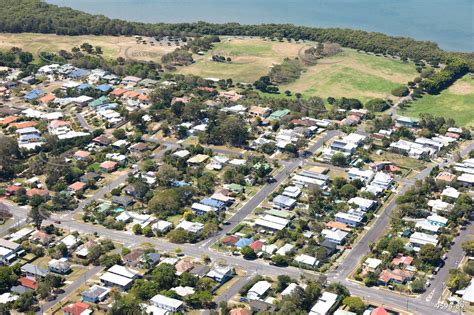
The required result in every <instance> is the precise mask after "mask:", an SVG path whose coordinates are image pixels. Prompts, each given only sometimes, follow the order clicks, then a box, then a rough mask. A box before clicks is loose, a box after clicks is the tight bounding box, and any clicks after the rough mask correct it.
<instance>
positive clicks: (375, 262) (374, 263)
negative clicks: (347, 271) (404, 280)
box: [365, 258, 382, 269]
mask: <svg viewBox="0 0 474 315" xmlns="http://www.w3.org/2000/svg"><path fill="white" fill-rule="evenodd" d="M381 263H382V261H381V260H380V259H377V258H367V259H366V260H365V265H366V266H367V267H369V268H371V269H377V267H378V266H380V264H381Z"/></svg>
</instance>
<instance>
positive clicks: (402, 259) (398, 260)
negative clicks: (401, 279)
mask: <svg viewBox="0 0 474 315" xmlns="http://www.w3.org/2000/svg"><path fill="white" fill-rule="evenodd" d="M412 262H413V257H411V256H404V255H402V254H398V255H397V257H395V258H394V259H393V260H392V264H394V265H397V266H398V265H400V264H403V265H405V266H410V265H411V263H412Z"/></svg>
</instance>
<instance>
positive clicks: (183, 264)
mask: <svg viewBox="0 0 474 315" xmlns="http://www.w3.org/2000/svg"><path fill="white" fill-rule="evenodd" d="M175 268H176V274H177V275H180V274H182V273H183V272H188V271H189V270H191V269H193V268H194V264H193V262H192V261H190V260H188V259H181V260H180V261H178V263H177V264H176V265H175Z"/></svg>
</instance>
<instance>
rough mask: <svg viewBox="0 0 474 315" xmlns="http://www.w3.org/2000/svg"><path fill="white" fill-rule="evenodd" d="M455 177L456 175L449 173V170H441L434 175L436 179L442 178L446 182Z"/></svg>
mask: <svg viewBox="0 0 474 315" xmlns="http://www.w3.org/2000/svg"><path fill="white" fill-rule="evenodd" d="M455 179H456V175H454V174H451V173H449V172H441V173H439V174H438V176H436V180H442V181H445V182H448V183H451V182H452V181H454V180H455Z"/></svg>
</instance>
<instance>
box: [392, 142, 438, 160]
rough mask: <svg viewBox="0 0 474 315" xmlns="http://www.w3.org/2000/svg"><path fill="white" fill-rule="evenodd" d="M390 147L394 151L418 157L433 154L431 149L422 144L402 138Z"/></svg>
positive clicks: (421, 157)
mask: <svg viewBox="0 0 474 315" xmlns="http://www.w3.org/2000/svg"><path fill="white" fill-rule="evenodd" d="M389 149H390V151H392V152H395V153H398V154H402V155H407V156H409V157H412V158H416V159H423V158H427V157H429V156H430V155H431V151H430V150H429V149H428V148H426V147H424V146H423V145H422V144H419V143H415V142H411V141H406V140H402V139H400V140H398V141H397V142H392V143H391V144H390V146H389Z"/></svg>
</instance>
